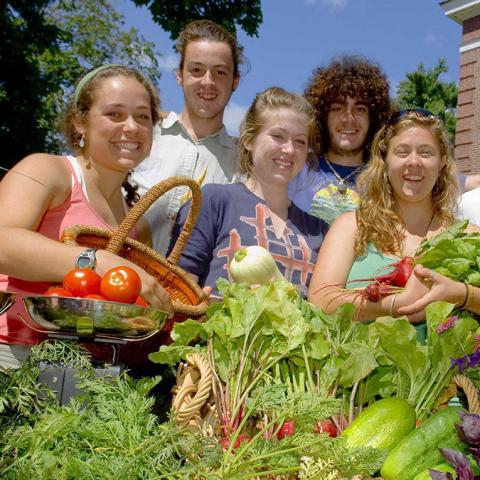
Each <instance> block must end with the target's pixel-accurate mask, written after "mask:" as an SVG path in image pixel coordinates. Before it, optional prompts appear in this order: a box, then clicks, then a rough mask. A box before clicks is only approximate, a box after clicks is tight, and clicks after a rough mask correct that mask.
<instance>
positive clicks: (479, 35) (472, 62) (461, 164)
mask: <svg viewBox="0 0 480 480" xmlns="http://www.w3.org/2000/svg"><path fill="white" fill-rule="evenodd" d="M440 6H441V7H442V8H443V10H444V11H445V14H446V15H448V16H449V17H450V18H451V19H452V20H454V21H456V22H457V23H459V24H460V25H462V28H463V33H462V41H461V44H460V81H459V86H458V101H457V129H456V134H455V157H456V159H457V165H458V168H459V170H460V171H461V172H463V173H480V0H440Z"/></svg>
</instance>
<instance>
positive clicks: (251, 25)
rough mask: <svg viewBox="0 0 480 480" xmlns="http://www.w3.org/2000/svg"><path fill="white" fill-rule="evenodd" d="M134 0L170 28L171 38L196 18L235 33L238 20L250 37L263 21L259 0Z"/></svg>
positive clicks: (165, 26) (255, 34)
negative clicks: (174, 0) (179, 0)
mask: <svg viewBox="0 0 480 480" xmlns="http://www.w3.org/2000/svg"><path fill="white" fill-rule="evenodd" d="M133 1H134V3H135V4H136V5H138V6H143V5H146V6H148V8H149V9H150V11H151V12H152V17H153V20H154V21H155V22H156V23H158V24H159V25H161V26H162V28H163V29H164V30H165V31H167V32H170V38H171V39H172V40H175V39H176V38H178V35H179V33H180V31H181V30H182V28H183V27H184V26H185V25H186V24H187V23H189V22H191V21H193V20H199V19H208V20H212V21H213V22H216V23H218V24H220V25H223V26H224V27H225V28H226V29H227V30H230V31H231V32H233V33H235V31H236V27H235V24H237V25H240V27H241V28H242V29H243V30H244V31H245V32H246V33H247V35H249V36H251V37H253V36H256V37H258V28H259V26H260V25H261V23H262V21H263V18H262V7H261V2H260V0H188V1H183V2H165V1H164V0H133Z"/></svg>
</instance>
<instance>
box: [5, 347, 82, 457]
mask: <svg viewBox="0 0 480 480" xmlns="http://www.w3.org/2000/svg"><path fill="white" fill-rule="evenodd" d="M41 361H43V362H45V363H57V364H62V365H69V366H71V367H74V368H80V369H88V368H90V360H89V357H88V355H87V354H86V353H85V350H83V349H82V348H80V347H79V346H78V345H77V344H74V343H68V342H60V341H59V342H43V343H42V344H40V345H36V346H34V347H32V349H31V350H30V354H29V356H28V358H27V360H26V362H25V363H24V364H23V365H22V367H21V368H19V369H18V370H7V371H0V432H3V433H4V432H6V431H7V430H8V428H9V427H12V426H19V425H23V424H28V423H31V422H33V420H34V419H35V418H36V415H38V414H39V413H41V412H43V411H46V410H47V409H48V408H49V407H51V406H52V405H55V403H56V397H55V395H54V394H53V392H52V391H51V390H50V389H48V388H47V387H45V386H42V385H39V384H38V383H37V378H38V375H39V374H40V367H39V364H40V362H41ZM6 436H7V435H5V437H3V439H2V438H1V437H0V448H1V446H2V443H3V441H4V439H5V438H6Z"/></svg>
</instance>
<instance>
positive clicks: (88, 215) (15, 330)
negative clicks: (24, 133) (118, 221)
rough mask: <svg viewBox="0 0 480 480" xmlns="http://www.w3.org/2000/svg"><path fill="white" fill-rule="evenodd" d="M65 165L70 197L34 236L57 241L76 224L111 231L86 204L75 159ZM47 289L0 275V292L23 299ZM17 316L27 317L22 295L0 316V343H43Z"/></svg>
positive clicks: (37, 334)
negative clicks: (10, 293) (70, 174)
mask: <svg viewBox="0 0 480 480" xmlns="http://www.w3.org/2000/svg"><path fill="white" fill-rule="evenodd" d="M64 161H66V162H67V164H68V166H69V168H70V171H71V173H72V190H71V192H70V197H69V198H67V199H66V200H65V202H64V203H63V204H62V205H59V206H58V207H55V208H52V209H51V210H48V211H47V212H45V215H44V216H43V218H42V221H41V222H40V225H39V227H38V229H37V232H39V233H41V234H43V235H45V236H46V237H48V238H51V239H54V240H59V239H60V237H61V235H62V232H63V230H64V229H65V228H66V227H68V226H71V225H75V224H82V225H91V226H94V227H101V228H108V229H111V228H112V227H111V226H110V225H108V224H107V223H106V222H105V221H104V220H102V218H101V217H100V216H99V215H98V214H97V212H96V211H95V210H94V209H93V207H92V205H91V204H90V202H89V201H88V199H87V197H86V195H85V192H84V190H83V188H82V184H83V178H82V172H81V169H80V168H79V166H78V164H77V161H76V159H75V158H74V157H65V160H64ZM132 236H134V235H132ZM72 267H73V266H72ZM49 285H50V284H49V283H42V282H28V281H25V280H19V279H16V278H13V277H9V276H7V275H3V274H0V291H9V292H18V293H20V294H25V295H32V294H42V293H44V292H45V290H47V288H48V287H49ZM19 313H20V314H21V315H22V316H24V317H26V316H27V312H26V310H25V308H24V306H23V302H22V295H18V296H17V301H16V302H15V305H14V306H13V307H11V308H10V309H9V310H8V311H7V313H4V314H3V315H0V343H10V344H16V343H20V344H27V345H33V344H35V343H37V342H39V341H42V340H44V339H45V338H46V336H45V335H43V334H40V333H37V332H35V331H33V330H32V329H30V328H28V327H26V326H25V324H24V323H23V322H22V321H21V320H20V319H19V318H18V314H19Z"/></svg>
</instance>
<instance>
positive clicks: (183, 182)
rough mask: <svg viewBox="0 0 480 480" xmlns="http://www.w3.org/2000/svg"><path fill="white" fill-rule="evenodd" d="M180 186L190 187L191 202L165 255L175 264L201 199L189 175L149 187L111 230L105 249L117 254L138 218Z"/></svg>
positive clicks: (196, 215) (188, 235) (196, 185)
mask: <svg viewBox="0 0 480 480" xmlns="http://www.w3.org/2000/svg"><path fill="white" fill-rule="evenodd" d="M180 186H187V187H189V188H190V191H191V192H192V203H191V204H190V210H189V212H188V216H187V219H186V220H185V224H184V225H183V229H182V231H181V233H180V235H179V236H178V239H177V241H176V242H175V245H174V247H173V249H172V252H171V253H170V255H169V256H168V257H167V260H168V261H169V262H171V263H173V264H175V265H176V264H177V263H178V260H179V259H180V256H181V255H182V252H183V249H184V248H185V244H186V243H187V241H188V239H189V238H190V234H191V233H192V230H193V228H194V227H195V223H196V221H197V217H198V214H199V212H200V207H201V201H202V194H201V191H200V186H199V185H198V183H197V182H196V181H195V180H192V179H191V178H189V177H170V178H167V179H166V180H163V181H161V182H159V183H157V184H156V185H154V186H153V187H152V188H150V189H149V190H148V191H147V192H146V193H145V194H144V195H143V196H142V197H141V198H140V200H139V201H138V202H137V203H136V204H135V205H134V206H133V207H132V208H131V209H130V210H129V212H128V213H127V215H126V217H125V218H124V219H123V221H122V223H121V224H120V225H119V226H118V228H117V229H116V230H115V231H114V232H113V235H112V237H111V238H110V240H109V241H108V243H107V245H106V247H105V249H106V250H108V251H109V252H111V253H115V254H117V255H118V254H119V252H120V250H121V248H122V246H123V244H124V242H125V240H126V238H127V236H128V234H129V233H130V232H131V230H132V229H133V227H134V226H135V224H136V223H137V222H138V220H139V218H140V217H141V216H142V215H143V214H144V213H145V212H146V211H147V210H148V208H150V206H151V205H152V204H153V203H154V202H155V201H156V200H158V199H159V198H160V197H161V196H162V195H164V194H165V193H166V192H168V191H169V190H171V189H172V188H175V187H180Z"/></svg>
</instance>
